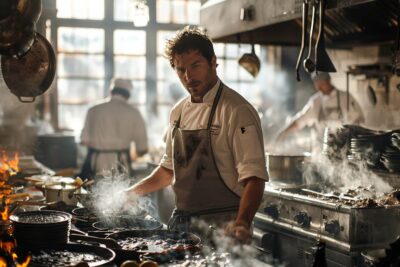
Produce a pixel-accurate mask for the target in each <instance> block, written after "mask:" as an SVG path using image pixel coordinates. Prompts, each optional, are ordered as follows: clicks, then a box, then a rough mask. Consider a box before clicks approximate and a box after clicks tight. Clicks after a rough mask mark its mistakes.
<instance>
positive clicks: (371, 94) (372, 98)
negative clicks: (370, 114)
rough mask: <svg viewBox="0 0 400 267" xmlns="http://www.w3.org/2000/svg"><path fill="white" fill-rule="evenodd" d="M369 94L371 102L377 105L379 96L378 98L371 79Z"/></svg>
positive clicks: (369, 81)
mask: <svg viewBox="0 0 400 267" xmlns="http://www.w3.org/2000/svg"><path fill="white" fill-rule="evenodd" d="M367 95H368V99H369V102H371V104H372V105H373V106H375V105H376V103H377V98H376V94H375V90H374V88H372V86H371V80H370V79H368V86H367Z"/></svg>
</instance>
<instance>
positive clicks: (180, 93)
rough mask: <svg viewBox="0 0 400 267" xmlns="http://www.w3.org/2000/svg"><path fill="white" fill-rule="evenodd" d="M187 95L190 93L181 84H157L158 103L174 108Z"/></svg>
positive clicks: (161, 82)
mask: <svg viewBox="0 0 400 267" xmlns="http://www.w3.org/2000/svg"><path fill="white" fill-rule="evenodd" d="M187 95H188V93H187V92H186V90H185V89H184V88H183V86H182V84H181V83H177V82H163V81H160V82H158V83H157V102H158V103H164V104H170V105H171V106H172V105H174V104H176V103H177V102H178V101H179V100H180V99H182V98H183V97H186V96H187Z"/></svg>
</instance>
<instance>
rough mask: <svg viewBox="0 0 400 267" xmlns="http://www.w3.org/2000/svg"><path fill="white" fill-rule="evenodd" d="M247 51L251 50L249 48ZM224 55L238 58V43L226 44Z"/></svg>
mask: <svg viewBox="0 0 400 267" xmlns="http://www.w3.org/2000/svg"><path fill="white" fill-rule="evenodd" d="M248 52H249V53H250V52H251V51H250V50H249V51H248ZM225 56H226V57H227V58H238V57H240V56H241V55H239V51H238V45H237V44H227V45H226V54H225Z"/></svg>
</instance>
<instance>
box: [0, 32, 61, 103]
mask: <svg viewBox="0 0 400 267" xmlns="http://www.w3.org/2000/svg"><path fill="white" fill-rule="evenodd" d="M1 69H2V73H3V78H4V81H5V83H6V85H7V87H8V88H9V89H10V91H11V92H12V93H13V94H14V95H16V96H17V97H18V99H19V100H20V101H21V102H33V101H35V98H36V97H37V96H39V95H41V94H43V93H44V92H45V91H46V90H47V89H48V88H49V87H50V85H51V83H52V82H53V79H54V75H55V73H56V57H55V54H54V50H53V48H52V46H51V44H50V43H49V42H48V41H47V39H46V38H45V37H43V36H42V35H40V34H39V33H37V34H36V40H35V42H34V44H33V45H32V47H31V49H30V50H29V51H28V52H27V53H26V54H25V55H24V56H22V57H21V58H14V57H5V56H3V57H1Z"/></svg>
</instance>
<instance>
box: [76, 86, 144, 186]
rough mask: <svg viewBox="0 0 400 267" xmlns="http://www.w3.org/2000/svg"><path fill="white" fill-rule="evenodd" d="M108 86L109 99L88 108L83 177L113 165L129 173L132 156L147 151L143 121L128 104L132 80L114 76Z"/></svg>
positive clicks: (98, 172) (82, 140)
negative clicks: (86, 148)
mask: <svg viewBox="0 0 400 267" xmlns="http://www.w3.org/2000/svg"><path fill="white" fill-rule="evenodd" d="M111 88H112V90H111V98H110V100H109V101H107V102H105V103H101V104H99V105H96V106H94V107H92V108H90V109H89V111H88V113H87V115H86V120H85V125H84V127H83V130H82V133H81V143H82V144H83V145H85V146H87V147H88V154H87V156H86V159H85V162H84V164H83V167H82V171H81V174H80V176H81V177H82V178H88V179H91V178H93V177H94V176H95V175H96V174H101V173H102V172H103V171H106V170H111V169H112V168H115V169H119V171H120V172H128V173H129V174H131V166H130V164H131V159H132V156H133V157H138V156H142V155H144V154H145V153H147V149H148V147H147V131H146V125H145V122H144V120H143V117H142V115H141V114H140V112H139V110H138V109H136V108H135V107H133V106H132V105H130V104H129V103H128V99H129V97H130V91H131V90H132V89H133V86H132V83H131V81H130V80H125V79H114V80H113V82H112V85H111ZM132 143H134V145H133V144H132ZM131 146H132V147H131ZM133 148H134V149H133ZM131 151H132V153H131Z"/></svg>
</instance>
